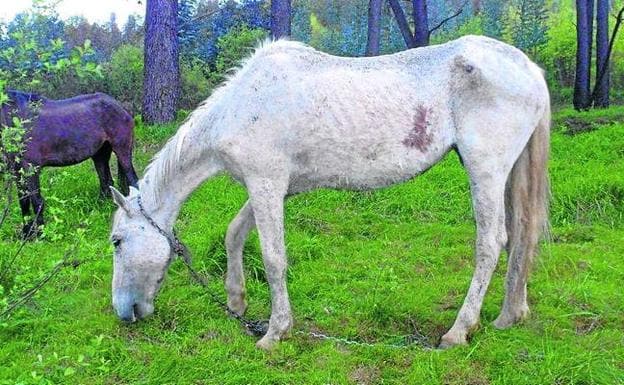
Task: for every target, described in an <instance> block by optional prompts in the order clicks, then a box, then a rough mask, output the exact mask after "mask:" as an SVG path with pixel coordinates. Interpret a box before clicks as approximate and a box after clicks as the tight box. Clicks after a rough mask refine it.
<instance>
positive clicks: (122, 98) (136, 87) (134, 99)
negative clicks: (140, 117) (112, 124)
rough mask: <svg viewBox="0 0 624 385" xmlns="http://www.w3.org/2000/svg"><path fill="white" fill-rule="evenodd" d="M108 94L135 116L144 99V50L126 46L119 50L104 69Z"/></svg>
mask: <svg viewBox="0 0 624 385" xmlns="http://www.w3.org/2000/svg"><path fill="white" fill-rule="evenodd" d="M104 73H105V77H106V79H107V86H106V90H107V92H108V93H109V94H110V95H111V96H113V97H114V98H115V99H117V100H118V101H119V102H120V103H121V104H122V105H123V106H124V108H125V109H126V110H128V111H130V112H131V113H133V114H137V113H139V112H140V111H141V102H142V98H143V49H142V48H140V47H137V46H134V45H129V44H125V45H122V46H120V47H119V48H117V49H116V50H115V51H114V52H113V54H112V55H111V60H110V62H109V63H107V64H106V65H105V67H104Z"/></svg>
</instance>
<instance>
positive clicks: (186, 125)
mask: <svg viewBox="0 0 624 385" xmlns="http://www.w3.org/2000/svg"><path fill="white" fill-rule="evenodd" d="M288 49H305V50H314V49H313V48H311V47H308V46H307V45H305V44H303V43H298V42H293V41H289V40H286V39H279V40H272V39H265V40H263V41H261V42H259V44H258V45H257V46H256V47H255V49H252V52H251V54H250V55H249V56H247V58H245V59H243V60H242V61H241V63H240V64H239V65H238V66H236V67H234V68H232V69H230V70H229V71H227V74H226V77H225V80H224V81H223V83H221V85H219V86H218V87H217V88H216V89H215V90H214V91H213V92H212V94H211V95H210V96H209V97H208V98H207V99H206V100H204V101H203V102H202V103H201V104H200V105H199V106H198V107H197V108H196V109H195V110H194V111H193V112H192V113H191V114H190V115H189V116H188V117H187V118H186V119H185V120H184V121H183V122H182V124H181V126H180V128H179V129H178V132H177V133H176V134H175V135H174V136H173V137H171V138H170V139H169V140H168V141H167V143H166V144H165V146H164V147H163V148H162V149H161V150H160V151H159V152H158V153H156V155H155V156H154V157H153V158H152V161H151V162H150V164H149V165H148V166H147V168H146V169H145V174H144V176H143V178H142V181H143V182H147V181H149V184H150V185H151V186H150V188H147V189H145V188H141V195H142V196H143V198H144V199H145V200H147V201H151V202H153V203H154V204H155V205H157V206H158V205H160V202H161V199H162V197H161V195H162V191H163V188H164V186H165V185H167V184H168V183H169V181H170V179H171V176H172V175H173V174H175V172H176V171H175V168H176V166H177V164H178V163H179V162H180V160H181V157H182V152H183V150H187V151H185V152H184V156H185V157H186V158H187V159H193V158H195V157H197V156H200V155H201V154H199V153H197V154H196V153H193V152H192V151H190V152H189V151H188V148H187V149H184V148H183V144H184V140H185V139H186V138H187V136H188V135H189V134H190V133H192V132H193V131H194V130H201V131H207V130H210V129H211V127H212V125H211V123H212V122H213V121H214V120H215V116H214V113H213V110H214V108H213V107H214V105H215V103H216V102H217V101H218V100H219V99H220V98H221V96H222V95H223V94H224V93H225V91H226V90H227V89H228V88H229V86H230V85H232V86H233V85H235V84H236V83H237V82H238V81H239V80H241V79H244V78H245V75H246V73H247V71H248V70H249V68H250V67H251V66H252V64H253V63H254V62H255V61H256V60H258V59H259V58H261V57H263V56H265V55H267V54H271V53H276V52H280V51H282V50H288ZM187 147H188V146H187ZM141 187H144V184H142V185H141ZM143 194H145V195H143Z"/></svg>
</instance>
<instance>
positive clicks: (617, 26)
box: [589, 6, 624, 106]
mask: <svg viewBox="0 0 624 385" xmlns="http://www.w3.org/2000/svg"><path fill="white" fill-rule="evenodd" d="M623 18H624V6H623V7H622V8H621V9H620V11H619V12H618V13H617V16H616V17H615V26H614V27H613V32H612V33H611V40H610V41H609V49H608V50H607V57H606V59H605V61H604V63H603V64H602V66H601V67H600V73H599V74H597V75H598V77H597V80H596V84H594V89H593V91H592V93H591V96H590V99H589V105H590V106H591V105H592V104H593V103H594V99H596V93H597V92H598V85H599V84H601V83H602V78H604V76H605V73H606V72H607V71H608V70H609V63H610V62H611V53H612V52H613V44H615V38H616V37H617V33H618V30H619V29H620V25H621V24H622V19H623Z"/></svg>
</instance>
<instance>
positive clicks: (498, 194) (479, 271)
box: [440, 159, 509, 348]
mask: <svg viewBox="0 0 624 385" xmlns="http://www.w3.org/2000/svg"><path fill="white" fill-rule="evenodd" d="M464 161H466V159H464ZM500 162H501V163H502V162H503V161H502V160H500ZM481 166H483V164H482V165H481ZM467 168H468V172H469V174H470V177H471V190H472V201H473V207H474V212H475V219H476V223H477V241H476V251H475V254H476V268H475V272H474V275H473V277H472V281H471V283H470V288H469V289H468V294H467V295H466V298H465V300H464V304H463V305H462V307H461V309H460V310H459V314H458V315H457V318H456V320H455V323H454V324H453V326H452V327H451V329H450V330H449V331H448V332H447V333H446V334H445V335H444V336H442V340H441V341H440V347H441V348H445V347H450V346H453V345H458V344H465V343H467V338H468V334H469V333H470V332H471V331H472V330H474V329H475V328H476V327H477V326H478V323H479V314H480V312H481V306H482V304H483V298H484V297H485V293H486V291H487V288H488V285H489V283H490V279H491V277H492V273H493V272H494V269H495V268H496V264H497V263H498V258H499V255H500V252H501V249H502V247H503V246H504V244H505V242H506V238H507V232H506V229H505V201H504V192H505V181H506V179H507V175H508V173H509V170H508V169H507V167H504V168H501V167H500V165H498V164H497V163H496V162H487V163H486V164H485V167H480V169H478V170H476V169H475V170H470V167H469V166H467Z"/></svg>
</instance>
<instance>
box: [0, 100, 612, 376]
mask: <svg viewBox="0 0 624 385" xmlns="http://www.w3.org/2000/svg"><path fill="white" fill-rule="evenodd" d="M622 115H624V109H622V108H619V109H617V108H616V109H612V110H610V111H607V112H601V113H599V114H598V115H597V114H596V113H590V114H585V115H581V117H580V118H579V117H578V115H576V114H574V113H571V112H569V111H564V112H562V113H560V114H559V115H558V118H557V119H556V121H555V122H556V124H555V127H554V128H553V131H554V134H553V150H552V162H551V174H552V176H551V179H552V190H553V205H552V226H553V231H552V232H553V235H552V242H550V243H549V244H546V245H545V246H544V247H543V249H542V253H541V255H540V257H539V258H538V260H537V263H536V266H535V269H534V270H535V271H534V274H533V276H532V279H531V281H530V288H529V296H530V304H531V307H532V316H531V317H530V319H529V320H527V321H526V322H525V323H523V324H522V325H519V326H517V327H514V328H512V329H510V330H505V331H499V330H496V329H494V328H493V327H492V326H491V321H493V320H494V318H495V317H496V316H497V314H498V311H499V308H500V305H501V301H502V295H503V289H502V286H503V276H504V272H505V268H506V266H505V258H504V257H503V258H502V259H501V263H500V265H499V268H498V269H497V272H496V274H495V278H494V280H493V282H492V285H491V287H490V290H489V293H488V296H487V297H486V301H485V304H484V307H483V310H482V324H481V328H480V329H479V330H478V331H477V332H476V333H475V334H474V336H473V337H472V340H471V341H470V345H468V346H465V347H459V348H455V349H451V350H448V351H437V350H425V349H422V348H420V347H418V346H412V347H409V348H391V347H385V346H382V345H378V346H374V347H360V346H350V345H344V344H341V343H335V342H327V341H318V340H314V339H311V338H308V337H305V336H301V335H295V336H293V337H292V338H291V339H289V340H288V341H286V342H283V343H282V344H281V345H280V346H279V347H278V348H277V349H276V350H275V351H273V352H271V353H265V352H262V351H259V350H257V349H256V348H255V347H254V342H255V338H253V337H250V336H247V335H245V334H244V333H243V331H242V330H241V328H240V327H239V326H238V325H237V323H236V322H234V321H233V320H231V319H229V318H227V317H226V315H225V314H223V312H222V311H221V310H219V308H218V307H216V306H214V305H213V304H212V303H211V302H210V301H209V299H208V297H207V295H206V294H205V292H204V290H203V289H202V288H200V287H197V286H194V285H192V284H190V282H189V278H188V276H187V274H186V271H185V269H184V266H183V265H182V264H181V263H180V262H176V263H174V264H173V265H172V267H171V270H170V273H169V277H168V280H167V282H166V283H165V285H164V287H163V290H162V292H161V294H160V296H159V297H158V299H157V301H156V308H157V310H156V314H155V315H154V316H153V317H151V318H150V319H148V320H145V321H144V322H140V323H137V324H134V325H124V324H122V323H120V322H119V321H118V320H117V319H116V317H115V315H114V314H113V312H112V309H111V304H110V302H111V298H110V281H111V271H112V258H111V254H112V249H111V247H110V246H109V243H108V235H109V222H110V217H111V213H112V211H113V209H114V207H113V204H112V203H111V202H109V201H106V200H104V201H103V200H99V199H98V198H97V188H98V185H97V178H96V176H95V173H94V172H93V170H92V165H91V164H88V163H85V164H82V165H78V166H75V167H69V168H63V169H50V170H47V171H46V172H45V173H44V178H43V179H44V183H43V188H44V192H45V196H46V197H47V202H48V211H47V213H46V215H47V220H48V223H49V225H48V226H47V228H46V233H45V234H46V236H45V238H43V239H41V240H39V241H36V242H32V243H29V244H27V245H26V246H25V249H24V251H23V252H22V253H21V254H20V256H19V258H18V261H17V262H18V265H17V266H16V267H15V268H14V269H12V270H10V271H8V273H6V274H5V277H4V278H3V280H4V282H3V284H4V285H8V286H10V285H11V284H14V285H16V286H18V287H19V286H28V282H30V281H32V280H34V279H36V278H37V277H39V276H41V275H42V274H44V273H45V272H46V271H48V270H49V269H50V268H51V267H52V266H53V265H54V263H56V262H57V261H59V260H60V259H61V258H62V256H63V254H64V253H65V251H66V250H67V249H69V248H71V247H72V245H73V244H74V243H75V242H76V239H77V240H78V249H77V251H76V256H77V257H78V258H80V259H87V260H88V262H85V263H84V264H83V265H81V266H79V267H77V268H67V269H65V270H63V271H62V272H61V274H60V275H59V276H57V277H56V278H55V279H54V280H53V281H52V282H50V283H49V284H48V285H46V286H45V287H44V288H43V289H42V290H41V291H40V292H39V293H38V294H37V295H36V296H35V298H34V300H32V301H30V302H29V303H28V304H27V305H26V306H24V307H23V308H21V309H20V310H19V311H17V312H16V313H14V314H13V315H12V316H11V317H10V318H9V319H4V320H0V344H1V345H0V346H1V348H0V384H17V383H19V384H47V383H58V384H90V385H95V384H302V383H306V384H349V383H351V384H356V383H357V384H381V383H384V384H406V383H414V384H474V385H482V384H624V291H623V290H622V285H623V284H624V258H623V256H624V239H623V238H624V202H623V198H624V123H622V122H621V120H620V117H621V116H622ZM618 122H619V123H618ZM174 130H175V127H173V126H166V127H140V128H139V129H138V130H137V132H138V151H137V152H138V153H137V156H136V164H137V166H138V167H137V169H138V170H142V169H143V168H144V166H145V165H146V164H147V162H148V160H149V158H150V156H151V155H152V154H153V153H154V152H155V151H156V149H157V148H159V147H160V146H161V144H162V143H163V142H164V140H165V139H166V138H167V137H168V136H169V135H171V134H172V133H173V132H174ZM587 130H590V132H585V131H587ZM567 131H573V132H574V133H575V135H574V136H571V135H568V134H566V133H565V132H567ZM245 197H246V195H245V191H244V190H243V189H242V188H241V187H240V186H239V185H237V184H235V183H234V182H232V181H231V180H230V179H228V178H227V177H219V178H217V179H215V180H212V181H210V182H208V183H206V184H205V185H204V186H203V187H201V188H200V189H199V190H198V191H197V192H196V193H195V194H194V195H193V196H192V198H191V199H190V201H189V202H188V203H187V204H186V205H185V206H184V209H183V211H182V214H181V216H180V219H179V222H178V225H177V227H178V229H179V233H180V234H181V236H182V238H183V239H184V241H186V242H187V243H188V245H189V246H190V248H191V249H192V251H193V253H194V255H195V261H194V264H195V266H196V267H197V268H198V269H201V270H202V272H203V273H205V274H209V275H211V276H212V277H213V278H214V279H213V281H212V282H211V288H212V290H214V291H216V292H218V293H219V294H220V295H224V292H223V287H222V282H221V281H222V279H221V277H222V276H223V273H224V269H225V251H224V246H223V238H224V234H225V229H226V227H227V224H228V221H229V220H230V219H231V218H233V217H234V215H235V214H236V212H237V209H238V208H239V207H240V206H241V205H242V203H243V202H244V201H245V199H246V198H245ZM286 216H287V220H286V222H287V223H286V229H287V247H288V253H289V259H290V269H289V287H290V294H291V301H292V305H293V310H294V314H295V319H296V326H295V328H296V329H297V330H299V329H306V330H315V331H321V332H325V333H329V334H333V335H338V336H344V337H348V338H351V339H356V340H359V341H365V342H396V341H397V336H401V335H405V334H410V333H412V332H413V331H414V330H415V329H417V330H419V331H420V332H421V333H423V334H424V335H426V336H427V337H428V338H429V340H430V342H431V343H436V342H437V340H438V339H439V337H440V336H441V335H442V334H443V333H444V332H445V331H446V329H447V328H449V327H450V325H451V324H452V322H453V320H454V318H455V316H456V314H457V311H458V308H459V306H460V305H461V303H462V300H463V296H464V294H465V292H466V290H467V287H468V284H469V282H470V278H471V275H472V271H473V256H472V250H473V243H474V235H475V234H474V225H473V222H472V215H471V209H470V204H469V191H468V182H467V178H466V175H465V173H464V171H463V169H462V168H461V166H460V164H459V161H458V159H457V157H456V156H455V155H454V154H451V155H449V156H448V157H447V159H446V160H444V162H442V164H440V165H439V166H438V167H435V168H433V169H432V170H431V171H430V172H428V173H426V174H425V175H423V176H422V177H420V178H417V179H415V180H414V181H412V182H409V183H406V184H403V185H400V186H396V187H393V188H389V189H385V190H381V191H375V192H369V193H351V192H337V191H316V192H313V193H308V194H304V195H301V196H297V197H294V198H292V199H290V200H289V201H288V204H287V208H286ZM84 222H86V223H87V225H86V226H84V229H80V228H79V227H80V226H81V223H84ZM19 228H20V219H19V214H18V211H17V208H16V207H14V208H13V211H12V213H11V218H10V221H9V222H8V223H5V225H4V226H3V228H1V229H0V235H1V239H2V241H1V244H0V257H1V258H2V260H4V261H7V260H8V259H9V258H11V257H12V255H14V253H15V251H16V250H17V248H18V247H19V241H18V238H17V231H18V229H19ZM245 256H246V270H247V274H248V295H249V297H248V298H249V301H250V308H249V314H250V316H251V317H254V318H266V317H267V315H268V310H269V297H268V287H267V284H266V282H265V279H264V273H263V269H262V263H261V256H260V251H259V246H258V239H257V235H256V234H255V233H254V234H253V235H252V237H251V239H250V240H249V242H248V243H247V246H246V249H245Z"/></svg>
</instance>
